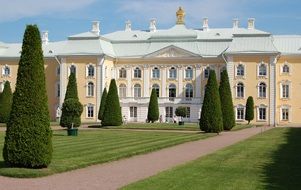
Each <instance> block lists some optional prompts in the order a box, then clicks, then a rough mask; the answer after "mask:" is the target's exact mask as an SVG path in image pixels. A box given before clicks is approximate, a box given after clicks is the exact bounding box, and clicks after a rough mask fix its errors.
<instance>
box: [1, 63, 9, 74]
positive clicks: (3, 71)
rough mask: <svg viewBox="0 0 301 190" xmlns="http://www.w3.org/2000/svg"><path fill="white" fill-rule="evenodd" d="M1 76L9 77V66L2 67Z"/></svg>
mask: <svg viewBox="0 0 301 190" xmlns="http://www.w3.org/2000/svg"><path fill="white" fill-rule="evenodd" d="M2 75H3V76H9V75H10V68H9V66H7V65H6V66H4V68H3V69H2Z"/></svg>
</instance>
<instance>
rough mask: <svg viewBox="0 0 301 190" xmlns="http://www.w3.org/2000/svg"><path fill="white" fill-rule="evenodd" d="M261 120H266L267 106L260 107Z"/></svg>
mask: <svg viewBox="0 0 301 190" xmlns="http://www.w3.org/2000/svg"><path fill="white" fill-rule="evenodd" d="M258 111H259V120H266V108H259V109H258Z"/></svg>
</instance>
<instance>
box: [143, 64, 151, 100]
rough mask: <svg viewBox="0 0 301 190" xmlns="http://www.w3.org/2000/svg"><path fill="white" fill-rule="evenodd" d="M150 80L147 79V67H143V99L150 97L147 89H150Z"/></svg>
mask: <svg viewBox="0 0 301 190" xmlns="http://www.w3.org/2000/svg"><path fill="white" fill-rule="evenodd" d="M149 81H150V79H149V66H148V65H144V67H143V83H144V84H143V97H150V93H149V87H150V82H149Z"/></svg>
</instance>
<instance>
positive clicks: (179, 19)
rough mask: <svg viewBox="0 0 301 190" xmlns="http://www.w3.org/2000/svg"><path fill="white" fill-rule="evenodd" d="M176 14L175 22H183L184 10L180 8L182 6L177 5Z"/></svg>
mask: <svg viewBox="0 0 301 190" xmlns="http://www.w3.org/2000/svg"><path fill="white" fill-rule="evenodd" d="M176 15H177V24H185V19H184V17H185V11H184V10H183V9H182V7H179V10H178V11H177V13H176Z"/></svg>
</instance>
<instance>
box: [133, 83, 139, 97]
mask: <svg viewBox="0 0 301 190" xmlns="http://www.w3.org/2000/svg"><path fill="white" fill-rule="evenodd" d="M134 97H135V98H139V97H141V85H140V84H135V86H134Z"/></svg>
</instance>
